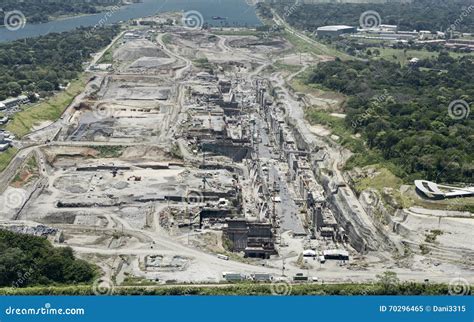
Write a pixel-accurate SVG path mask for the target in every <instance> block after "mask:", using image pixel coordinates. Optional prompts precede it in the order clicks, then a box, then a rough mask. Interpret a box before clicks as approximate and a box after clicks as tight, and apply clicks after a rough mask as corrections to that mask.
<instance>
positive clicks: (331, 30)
mask: <svg viewBox="0 0 474 322" xmlns="http://www.w3.org/2000/svg"><path fill="white" fill-rule="evenodd" d="M316 32H317V35H318V37H319V38H336V37H339V36H341V35H342V34H353V33H355V32H357V28H356V27H351V26H345V25H334V26H323V27H319V28H318V29H317V30H316Z"/></svg>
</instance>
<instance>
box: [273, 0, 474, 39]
mask: <svg viewBox="0 0 474 322" xmlns="http://www.w3.org/2000/svg"><path fill="white" fill-rule="evenodd" d="M291 3H294V1H288V2H283V3H279V4H272V6H273V7H274V8H275V9H276V10H277V12H278V13H279V14H280V15H284V13H285V12H286V11H287V10H288V7H289V6H290V5H291ZM470 6H474V3H473V2H472V0H450V1H446V0H414V2H413V3H411V4H400V3H385V4H375V3H368V4H363V3H361V4H352V3H346V4H343V5H341V4H338V3H322V4H311V5H299V6H293V7H292V12H291V14H289V15H285V17H286V20H287V21H288V23H290V24H291V25H293V26H295V27H297V28H298V29H301V30H309V31H315V30H316V28H318V27H320V26H324V25H340V24H346V25H351V26H359V18H360V16H361V14H362V13H363V12H365V11H369V10H374V11H376V12H378V13H379V15H380V17H381V19H382V21H381V23H383V24H390V25H398V26H399V29H400V30H430V31H444V30H446V29H448V28H449V27H450V26H451V25H452V24H454V23H456V21H459V20H458V19H460V17H461V15H462V14H463V12H469V11H470V14H464V15H462V21H461V22H460V23H459V24H457V26H456V30H457V31H460V32H472V31H473V30H474V14H472V11H474V7H473V8H472V9H470V10H469V7H470Z"/></svg>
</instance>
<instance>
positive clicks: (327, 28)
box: [317, 25, 355, 31]
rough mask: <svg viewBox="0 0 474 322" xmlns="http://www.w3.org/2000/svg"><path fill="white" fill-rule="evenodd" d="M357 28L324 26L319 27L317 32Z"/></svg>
mask: <svg viewBox="0 0 474 322" xmlns="http://www.w3.org/2000/svg"><path fill="white" fill-rule="evenodd" d="M354 28H355V27H351V26H346V25H334V26H323V27H319V28H318V29H317V31H339V30H346V29H354Z"/></svg>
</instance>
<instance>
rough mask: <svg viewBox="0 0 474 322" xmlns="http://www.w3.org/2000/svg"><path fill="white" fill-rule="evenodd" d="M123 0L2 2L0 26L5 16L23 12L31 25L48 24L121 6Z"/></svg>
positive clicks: (1, 0)
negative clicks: (54, 20) (117, 5)
mask: <svg viewBox="0 0 474 322" xmlns="http://www.w3.org/2000/svg"><path fill="white" fill-rule="evenodd" d="M120 3H121V0H112V1H109V0H108V1H101V0H21V1H18V0H0V8H2V9H3V11H1V12H0V25H3V24H4V17H5V14H6V13H7V12H9V11H14V10H18V11H21V12H22V13H23V14H24V15H25V18H26V20H27V21H28V22H29V23H41V22H48V21H49V20H50V19H51V17H57V16H63V15H77V14H94V13H99V12H100V11H101V6H103V5H109V6H110V5H116V4H120Z"/></svg>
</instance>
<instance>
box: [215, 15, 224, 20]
mask: <svg viewBox="0 0 474 322" xmlns="http://www.w3.org/2000/svg"><path fill="white" fill-rule="evenodd" d="M226 19H227V17H221V16H213V17H212V20H226Z"/></svg>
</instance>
